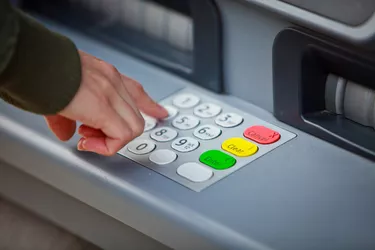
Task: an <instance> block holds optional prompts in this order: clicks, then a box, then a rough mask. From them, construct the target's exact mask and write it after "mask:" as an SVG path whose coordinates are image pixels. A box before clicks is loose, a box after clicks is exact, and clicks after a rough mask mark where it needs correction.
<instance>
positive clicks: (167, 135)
mask: <svg viewBox="0 0 375 250" xmlns="http://www.w3.org/2000/svg"><path fill="white" fill-rule="evenodd" d="M177 134H178V133H177V131H176V130H174V129H172V128H169V127H160V128H157V129H155V130H154V131H152V132H151V134H150V137H151V138H152V139H154V140H155V141H158V142H167V141H171V140H173V139H174V138H176V137H177Z"/></svg>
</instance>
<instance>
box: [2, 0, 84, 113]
mask: <svg viewBox="0 0 375 250" xmlns="http://www.w3.org/2000/svg"><path fill="white" fill-rule="evenodd" d="M80 82H81V64H80V58H79V55H78V51H77V48H76V47H75V45H74V44H73V43H72V42H71V41H70V40H69V39H67V38H66V37H63V36H61V35H59V34H56V33H54V32H52V31H50V30H48V29H47V28H45V27H44V26H42V25H41V24H39V23H38V22H36V21H35V20H34V19H32V18H30V17H29V16H27V15H26V14H24V13H22V12H21V11H19V10H18V9H15V8H14V7H12V6H11V4H10V3H9V1H8V0H0V98H2V99H3V100H5V101H6V102H8V103H10V104H12V105H14V106H16V107H18V108H20V109H23V110H26V111H29V112H33V113H37V114H43V115H49V114H56V113H58V112H59V111H61V110H62V109H64V108H65V107H66V106H67V105H68V104H69V102H70V101H71V100H72V98H73V97H74V96H75V94H76V92H77V90H78V88H79V85H80Z"/></svg>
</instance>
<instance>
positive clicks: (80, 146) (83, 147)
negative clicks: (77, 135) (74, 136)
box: [77, 138, 85, 151]
mask: <svg viewBox="0 0 375 250" xmlns="http://www.w3.org/2000/svg"><path fill="white" fill-rule="evenodd" d="M84 141H85V139H83V138H81V139H80V140H79V141H78V143H77V149H78V150H79V151H84V150H85V146H84Z"/></svg>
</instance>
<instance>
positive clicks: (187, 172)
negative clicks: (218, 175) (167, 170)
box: [177, 162, 214, 182]
mask: <svg viewBox="0 0 375 250" xmlns="http://www.w3.org/2000/svg"><path fill="white" fill-rule="evenodd" d="M177 174H179V175H180V176H182V177H185V178H186V179H188V180H190V181H192V182H204V181H207V180H209V179H210V178H211V177H212V176H213V174H214V173H213V172H212V170H211V169H209V168H207V167H205V166H202V165H200V164H198V163H195V162H188V163H185V164H183V165H181V166H180V167H178V168H177Z"/></svg>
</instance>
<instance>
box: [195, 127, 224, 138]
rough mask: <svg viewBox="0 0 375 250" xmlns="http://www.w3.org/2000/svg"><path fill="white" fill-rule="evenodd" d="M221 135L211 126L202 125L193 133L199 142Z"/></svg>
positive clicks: (219, 131) (219, 130)
mask: <svg viewBox="0 0 375 250" xmlns="http://www.w3.org/2000/svg"><path fill="white" fill-rule="evenodd" d="M220 134H221V129H219V128H217V127H215V126H212V125H203V126H200V127H198V128H197V129H196V130H195V131H194V136H195V137H197V138H199V139H201V140H212V139H215V138H216V137H218V136H219V135H220Z"/></svg>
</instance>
